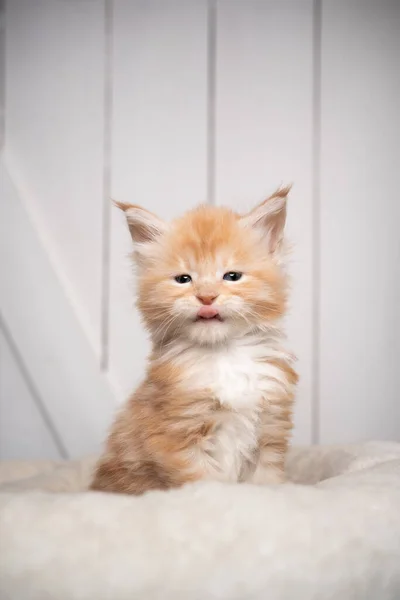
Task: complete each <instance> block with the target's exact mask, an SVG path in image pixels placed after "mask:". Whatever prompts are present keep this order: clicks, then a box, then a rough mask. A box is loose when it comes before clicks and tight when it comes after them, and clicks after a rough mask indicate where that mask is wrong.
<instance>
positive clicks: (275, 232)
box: [241, 186, 292, 254]
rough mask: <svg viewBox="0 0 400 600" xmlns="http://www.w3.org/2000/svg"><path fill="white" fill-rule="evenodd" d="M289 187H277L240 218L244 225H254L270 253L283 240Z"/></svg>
mask: <svg viewBox="0 0 400 600" xmlns="http://www.w3.org/2000/svg"><path fill="white" fill-rule="evenodd" d="M291 187H292V186H287V187H284V188H280V189H278V190H277V191H276V192H274V193H273V194H272V196H269V198H267V199H266V200H264V202H261V204H259V205H258V206H256V207H255V208H253V210H252V211H250V212H249V213H248V214H247V215H244V216H243V217H242V219H241V221H242V223H243V225H244V226H245V227H254V228H255V229H258V230H259V231H260V232H261V234H262V236H263V237H264V238H265V240H266V242H267V244H268V249H269V251H270V252H271V254H273V253H274V252H276V251H277V250H278V249H279V246H280V244H281V242H282V240H283V231H284V228H285V223H286V202H287V197H288V194H289V192H290V190H291Z"/></svg>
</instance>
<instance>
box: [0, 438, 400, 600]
mask: <svg viewBox="0 0 400 600" xmlns="http://www.w3.org/2000/svg"><path fill="white" fill-rule="evenodd" d="M92 467H93V461H86V460H85V461H80V462H67V463H55V464H50V463H49V462H47V461H46V462H45V463H43V462H28V463H19V462H16V461H14V462H13V463H11V462H10V463H0V532H1V543H0V597H1V598H2V600H45V599H52V600H138V599H140V600H200V599H201V600H250V599H251V600H266V599H268V600H328V599H329V600H398V599H399V598H400V568H399V565H400V543H399V541H400V510H399V506H400V444H389V443H384V442H381V443H369V444H362V445H359V446H341V447H318V446H313V447H308V448H298V449H292V450H291V451H290V452H289V455H288V460H287V471H288V478H289V479H290V480H295V481H297V482H299V483H302V484H309V485H294V484H291V483H290V484H286V485H281V486H254V485H247V484H242V485H229V484H220V483H217V482H206V483H203V482H201V483H196V484H192V485H188V486H185V487H184V488H181V489H177V490H171V491H169V492H165V493H160V492H153V493H150V494H145V495H144V496H141V497H132V496H121V495H117V494H115V495H114V494H100V493H93V492H87V491H85V490H86V487H87V485H88V481H89V480H88V473H89V471H90V469H91V468H92ZM2 479H3V484H1V480H2ZM39 490H42V491H39ZM43 490H48V492H47V493H46V492H45V491H43ZM7 492H8V493H7ZM54 492H58V493H54ZM60 492H64V493H60ZM71 492H78V493H71Z"/></svg>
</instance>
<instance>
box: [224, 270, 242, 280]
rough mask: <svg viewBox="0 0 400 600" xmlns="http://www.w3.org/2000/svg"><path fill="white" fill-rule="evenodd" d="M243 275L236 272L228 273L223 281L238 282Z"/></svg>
mask: <svg viewBox="0 0 400 600" xmlns="http://www.w3.org/2000/svg"><path fill="white" fill-rule="evenodd" d="M242 275H243V273H239V272H238V271H229V273H225V275H224V277H223V278H224V279H225V281H239V279H241V278H242Z"/></svg>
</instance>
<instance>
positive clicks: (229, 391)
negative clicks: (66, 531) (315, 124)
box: [92, 188, 297, 494]
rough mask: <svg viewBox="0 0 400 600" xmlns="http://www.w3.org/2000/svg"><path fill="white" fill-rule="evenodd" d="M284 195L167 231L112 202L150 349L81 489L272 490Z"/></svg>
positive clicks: (282, 426)
mask: <svg viewBox="0 0 400 600" xmlns="http://www.w3.org/2000/svg"><path fill="white" fill-rule="evenodd" d="M288 191H289V190H288V189H287V188H286V189H282V190H278V191H277V192H276V193H275V194H273V195H272V196H271V197H270V198H268V199H267V200H265V201H264V202H263V203H262V204H260V205H259V206H257V207H256V208H255V209H254V210H253V211H251V212H250V213H249V214H247V215H244V216H241V215H238V214H236V213H234V212H233V211H231V210H229V209H226V208H219V207H218V208H217V207H212V206H200V207H199V208H197V209H195V210H193V211H191V212H189V213H187V214H186V215H184V216H183V217H182V218H180V219H177V220H175V221H173V222H172V223H170V224H167V223H165V222H163V221H162V220H160V219H159V218H157V217H156V216H155V215H152V214H151V213H149V212H148V211H146V210H144V209H143V208H140V207H137V206H132V205H128V204H119V207H120V208H122V209H123V210H124V211H125V214H126V217H127V221H128V225H129V228H130V231H131V235H132V239H133V242H134V258H135V262H136V264H137V267H138V290H139V291H138V307H139V309H140V311H141V314H142V316H143V320H144V323H145V325H146V327H147V329H148V331H149V332H150V335H151V339H152V344H153V349H152V353H151V356H150V361H149V366H148V370H147V374H146V378H145V380H144V382H143V383H142V385H141V386H140V387H139V389H138V390H137V391H136V392H135V393H134V394H133V396H132V397H131V398H130V399H129V401H128V403H127V404H126V406H125V407H124V408H123V410H122V411H121V413H120V414H119V415H118V417H117V419H116V422H115V424H114V426H113V428H112V431H111V434H110V436H109V439H108V443H107V447H106V451H105V454H104V456H103V457H102V458H101V460H100V462H99V464H98V468H97V471H96V474H95V477H94V481H93V483H92V489H95V490H104V491H112V492H123V493H131V494H141V493H143V492H145V491H147V490H151V489H167V488H171V487H178V486H181V485H183V484H185V483H187V482H191V481H196V480H204V479H212V480H218V481H230V482H238V481H250V482H254V483H259V484H262V483H280V482H282V481H283V479H284V460H285V455H286V451H287V446H288V439H289V434H290V430H291V408H292V401H293V394H294V388H295V384H296V380H297V377H296V374H295V372H294V370H293V368H292V360H293V356H292V355H291V354H290V353H288V352H287V351H286V350H285V348H284V346H283V336H282V332H281V330H280V320H281V318H282V316H283V315H284V312H285V307H286V295H287V280H286V274H285V271H284V267H283V231H284V224H285V215H286V199H287V194H288ZM229 273H233V274H234V277H233V276H232V275H229V276H228V279H226V277H227V275H226V274H229ZM182 275H183V276H184V281H183V282H182V281H179V276H182ZM224 276H225V277H224ZM177 277H178V281H177V280H176V278H177ZM229 277H232V279H229Z"/></svg>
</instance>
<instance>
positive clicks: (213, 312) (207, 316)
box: [196, 305, 222, 322]
mask: <svg viewBox="0 0 400 600" xmlns="http://www.w3.org/2000/svg"><path fill="white" fill-rule="evenodd" d="M196 321H203V322H213V321H222V318H221V315H220V314H219V311H218V308H215V307H214V306H207V305H206V306H202V307H201V308H200V309H199V311H198V313H197V317H196Z"/></svg>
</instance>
